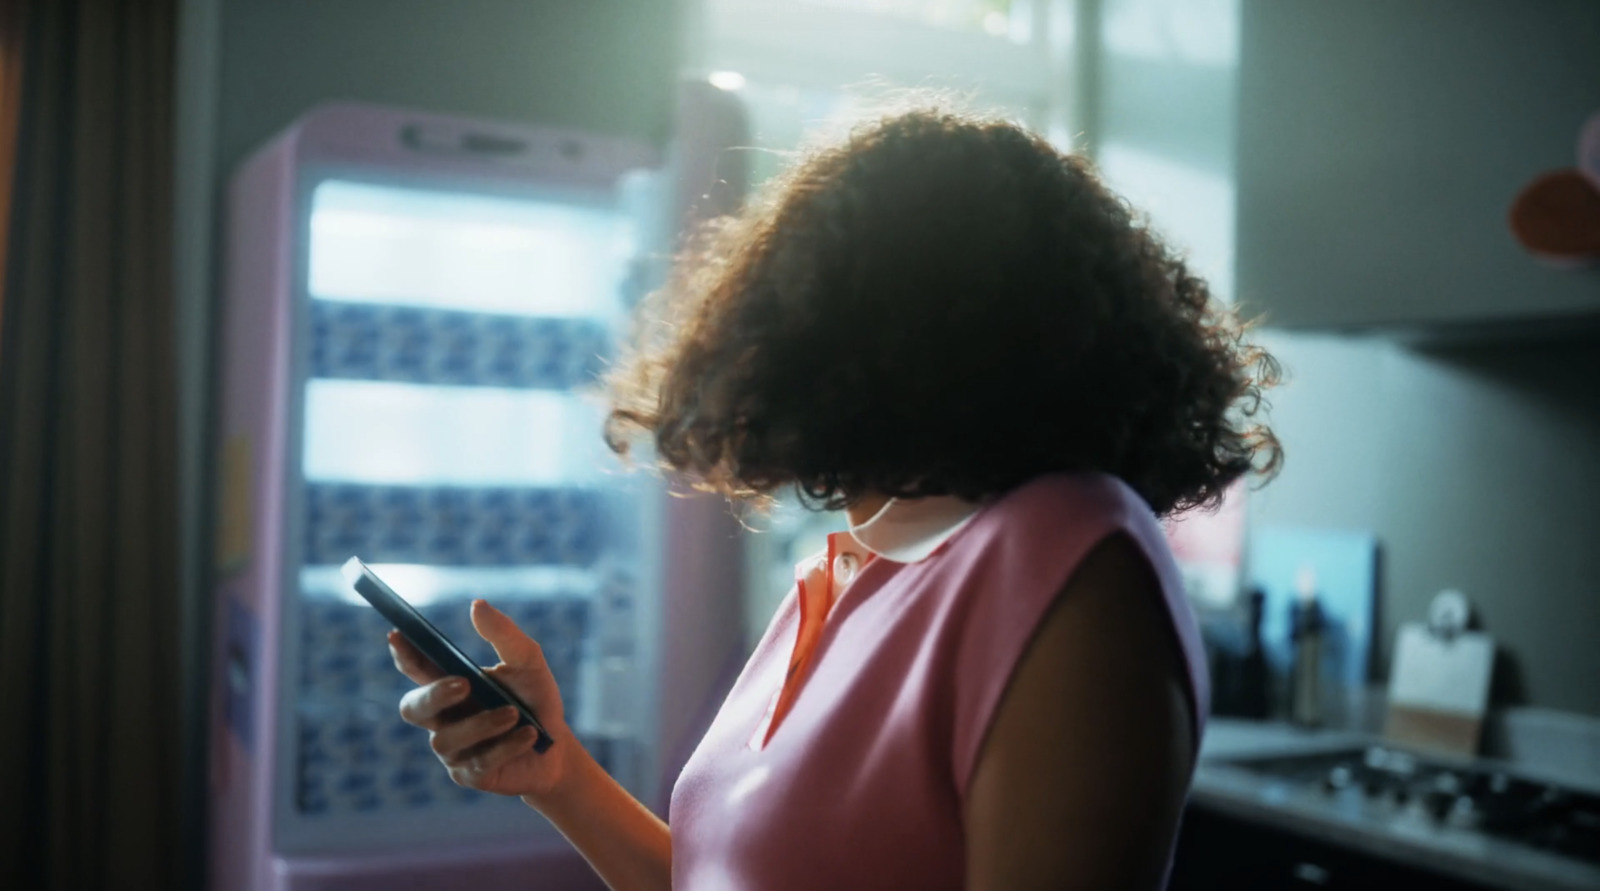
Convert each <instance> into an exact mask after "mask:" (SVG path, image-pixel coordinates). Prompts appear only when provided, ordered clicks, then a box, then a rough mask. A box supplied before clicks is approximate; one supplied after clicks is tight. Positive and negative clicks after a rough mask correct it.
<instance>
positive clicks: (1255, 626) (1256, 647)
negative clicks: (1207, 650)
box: [1211, 588, 1272, 718]
mask: <svg viewBox="0 0 1600 891" xmlns="http://www.w3.org/2000/svg"><path fill="white" fill-rule="evenodd" d="M1246 599H1247V601H1248V604H1247V606H1246V607H1245V615H1244V625H1245V628H1244V640H1243V642H1242V644H1241V645H1240V646H1239V647H1237V648H1228V647H1222V646H1215V647H1213V648H1212V653H1211V657H1212V659H1211V686H1212V693H1211V713H1212V714H1213V715H1217V716H1219V717H1230V718H1267V717H1270V715H1271V712H1272V697H1271V695H1270V693H1269V690H1270V689H1271V683H1272V678H1271V675H1270V673H1269V672H1268V669H1267V654H1266V650H1265V649H1264V648H1263V647H1262V646H1261V618H1262V611H1263V609H1264V607H1265V604H1266V592H1264V591H1262V590H1261V589H1260V588H1253V589H1251V591H1250V593H1249V594H1248V595H1246Z"/></svg>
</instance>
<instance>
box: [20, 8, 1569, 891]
mask: <svg viewBox="0 0 1600 891" xmlns="http://www.w3.org/2000/svg"><path fill="white" fill-rule="evenodd" d="M903 88H922V89H933V90H939V91H944V92H945V93H946V94H947V95H949V96H952V97H955V99H956V101H959V102H960V103H963V104H965V105H966V106H967V107H972V108H978V109H993V110H998V111H1000V112H1001V113H1003V114H1006V115H1008V116H1010V117H1012V118H1014V119H1016V120H1018V121H1021V122H1024V123H1026V124H1027V125H1028V126H1030V127H1032V128H1034V129H1036V130H1037V131H1039V132H1040V133H1043V134H1045V135H1046V136H1047V138H1049V139H1050V140H1051V141H1052V142H1053V143H1055V144H1056V145H1057V146H1059V147H1060V148H1061V149H1063V150H1065V151H1071V152H1077V153H1081V154H1084V155H1087V156H1088V157H1090V158H1092V159H1093V160H1094V161H1095V163H1096V164H1097V165H1098V167H1099V169H1100V171H1101V173H1102V174H1103V176H1104V177H1105V178H1106V180H1107V181H1108V182H1109V183H1110V184H1111V185H1112V186H1113V187H1114V188H1115V189H1116V190H1118V191H1119V192H1120V193H1121V194H1123V195H1124V196H1125V197H1126V198H1127V200H1128V201H1129V202H1130V203H1132V204H1133V205H1134V206H1135V207H1137V208H1139V209H1140V210H1142V211H1144V212H1146V213H1147V214H1148V219H1149V223H1150V224H1151V225H1152V226H1154V227H1155V228H1156V229H1158V230H1159V231H1160V232H1162V233H1163V234H1164V235H1165V236H1166V237H1167V238H1168V239H1169V240H1170V241H1171V242H1172V243H1174V244H1176V245H1178V246H1180V247H1181V248H1182V249H1184V250H1185V251H1186V252H1187V253H1188V255H1189V258H1190V260H1191V262H1192V264H1193V266H1194V267H1195V268H1196V269H1197V270H1198V271H1200V272H1201V273H1202V274H1203V275H1205V276H1206V277H1207V278H1208V279H1209V280H1210V282H1211V285H1212V289H1213V292H1214V293H1215V294H1216V295H1217V296H1218V297H1219V298H1221V299H1223V300H1226V301H1229V302H1231V303H1233V304H1234V305H1235V306H1236V307H1237V308H1238V309H1239V310H1240V311H1241V312H1243V313H1244V314H1245V315H1247V316H1249V317H1252V318H1255V319H1257V320H1258V326H1259V327H1258V329H1257V334H1258V337H1259V340H1260V342H1261V343H1262V344H1263V345H1264V346H1265V347H1266V348H1267V349H1269V350H1270V351H1271V352H1273V353H1274V354H1275V355H1276V356H1277V357H1278V359H1279V360H1280V361H1281V362H1282V364H1283V366H1284V368H1285V371H1286V378H1287V380H1286V383H1285V384H1284V385H1283V386H1282V387H1281V388H1279V389H1278V390H1276V391H1274V392H1273V393H1272V394H1271V396H1270V402H1271V407H1270V420H1271V422H1272V424H1273V426H1274V428H1275V429H1276V430H1277V432H1278V435H1279V436H1280V438H1281V439H1282V441H1283V444H1284V448H1285V453H1286V463H1285V465H1284V469H1283V472H1282V474H1281V475H1280V476H1279V477H1278V478H1277V479H1276V480H1275V481H1274V482H1272V483H1271V485H1269V486H1266V487H1264V488H1256V487H1254V486H1241V487H1239V488H1238V489H1237V490H1236V491H1235V492H1233V493H1232V495H1231V496H1230V498H1229V499H1228V501H1227V503H1226V504H1224V505H1223V506H1222V508H1220V509H1219V510H1217V511H1214V512H1209V513H1204V514H1197V515H1192V516H1185V517H1178V518H1172V519H1171V520H1170V521H1169V524H1168V525H1169V531H1170V534H1171V538H1172V542H1173V545H1174V548H1175V550H1176V552H1177V553H1178V555H1179V558H1180V561H1181V562H1182V564H1183V567H1184V569H1185V573H1186V579H1187V582H1188V584H1189V586H1190V593H1191V595H1192V600H1193V602H1194V605H1195V607H1196V609H1197V611H1198V613H1199V614H1200V616H1201V620H1202V625H1203V628H1204V630H1205V635H1206V640H1207V645H1208V649H1209V651H1210V655H1211V659H1212V668H1213V675H1214V680H1215V683H1216V695H1215V701H1214V703H1213V712H1214V715H1215V718H1216V720H1215V722H1214V724H1213V730H1212V733H1211V736H1210V738H1209V739H1208V742H1207V747H1208V748H1207V752H1206V761H1205V762H1204V763H1203V764H1202V766H1201V768H1200V771H1199V774H1198V776H1197V781H1196V788H1195V794H1194V798H1193V801H1192V803H1191V807H1190V811H1189V815H1188V817H1187V820H1186V826H1185V830H1184V837H1183V840H1182V842H1181V845H1180V862H1179V869H1178V873H1177V876H1176V878H1175V885H1176V886H1181V887H1195V888H1205V887H1219V888H1221V887H1228V888H1277V887H1369V886H1385V883H1390V884H1404V885H1406V886H1408V887H1437V888H1595V887H1600V797H1596V796H1597V794H1600V519H1597V512H1596V510H1595V508H1594V505H1595V504H1596V503H1597V502H1600V268H1597V265H1596V264H1597V262H1600V118H1597V117H1596V115H1600V3H1595V2H1593V0H1453V2H1446V0H1347V2H1342V3H1337V4H1335V3H1319V2H1315V0H677V2H668V0H649V2H646V0H589V2H583V3H571V2H566V3H563V2H554V0H453V2H451V3H439V2H428V0H382V2H379V0H143V2H135V0H122V2H117V0H60V2H56V0H0V264H3V269H4V286H3V291H0V585H3V588H0V668H3V671H0V709H3V710H4V711H3V714H0V724H3V725H4V726H5V727H6V728H7V730H6V732H5V733H4V734H0V820H3V823H0V839H3V842H0V844H4V846H5V847H4V848H3V849H0V885H3V886H4V887H8V888H74V889H75V888H96V887H110V886H112V885H113V884H115V885H117V886H124V885H126V886H134V887H171V888H195V889H198V888H214V889H233V888H239V889H268V888H272V889H278V888H296V889H299V888H323V887H340V888H361V887H383V888H386V889H389V888H399V887H415V888H431V887H461V886H463V885H465V884H467V883H469V882H470V883H472V884H475V885H476V886H478V887H483V888H492V887H507V888H509V887H513V886H515V887H528V886H535V887H551V888H567V887H571V888H583V887H594V886H595V885H596V882H595V880H594V879H593V878H592V877H590V876H589V875H588V873H587V870H586V867H585V866H584V864H583V863H582V861H581V860H579V859H578V858H577V857H576V855H574V854H571V853H570V852H569V851H567V850H566V848H565V845H564V843H563V842H562V840H561V839H560V838H559V836H557V835H555V834H554V832H553V831H551V830H550V828H549V827H548V826H547V825H545V824H544V823H543V821H542V820H541V819H539V818H537V817H536V816H534V815H532V814H531V813H529V812H527V811H526V809H525V808H522V807H521V806H520V805H519V804H517V803H515V802H509V803H508V802H501V801H495V800H489V799H486V798H484V797H483V796H479V795H476V794H473V793H467V792H465V791H462V790H458V789H455V788H454V787H453V786H451V785H450V784H449V782H448V779H447V778H446V777H445V776H444V775H443V771H442V770H439V769H438V768H437V767H436V766H435V765H434V764H433V763H432V762H431V755H430V754H429V753H428V751H427V748H426V740H425V739H423V738H422V735H421V733H420V731H413V729H412V728H407V727H405V726H404V725H401V724H399V722H398V719H397V718H396V716H395V715H394V702H395V701H396V700H397V698H398V696H399V694H400V692H401V691H403V689H404V688H405V686H404V683H403V679H400V678H399V677H398V676H397V675H395V674H394V673H393V670H392V668H391V667H390V666H389V664H388V661H387V654H386V653H385V652H384V650H383V647H382V639H381V636H382V632H383V630H384V626H383V623H382V622H381V621H380V620H378V619H377V618H376V617H375V616H374V615H373V614H372V613H371V611H370V609H369V608H368V607H366V606H365V605H364V603H363V602H362V601H360V600H359V599H358V598H355V597H354V596H353V595H352V594H350V592H348V591H347V590H346V589H345V588H344V587H343V586H342V584H341V583H340V581H339V578H338V575H337V573H336V572H335V571H334V570H335V569H336V567H337V564H338V563H340V562H342V561H343V559H344V558H345V557H347V556H350V555H351V554H360V555H362V556H363V557H365V558H367V559H368V560H369V562H373V563H375V564H377V565H378V568H379V570H380V572H381V573H383V574H385V575H386V577H388V578H390V580H391V581H392V582H393V583H394V584H395V586H396V588H397V589H399V590H400V593H402V594H406V595H408V596H410V597H412V599H413V600H414V601H416V602H418V604H419V606H421V607H422V608H423V609H424V611H425V612H426V613H427V614H428V615H429V616H430V618H432V619H434V620H435V621H436V623H438V624H439V625H440V627H441V628H444V629H445V630H446V631H447V633H449V634H451V635H452V636H453V637H455V638H456V639H457V640H464V639H473V636H472V634H471V632H470V630H469V628H468V626H467V625H466V624H465V622H464V618H465V606H466V603H467V601H468V599H470V598H471V597H473V596H488V597H490V598H491V599H494V600H495V602H497V603H501V604H504V605H506V606H507V608H508V609H510V610H511V611H512V612H513V613H514V614H515V615H516V616H517V617H518V618H519V620H520V621H522V622H524V624H526V625H527V626H528V627H529V628H530V630H531V631H533V632H534V633H535V634H536V636H539V637H540V639H541V642H542V643H543V644H544V646H545V649H546V652H547V654H550V655H551V656H552V661H553V663H556V664H555V668H556V670H557V673H558V676H560V678H561V680H562V681H563V689H564V690H565V691H566V694H567V698H568V708H569V711H570V712H571V713H572V714H574V715H575V716H576V718H575V725H576V726H578V727H579V730H580V732H581V733H582V734H583V735H584V737H585V741H586V743H587V744H588V745H590V746H591V747H592V748H594V749H595V750H596V751H597V752H598V753H600V757H601V758H602V761H603V762H604V763H606V765H607V767H608V768H609V769H610V770H612V772H613V773H614V774H616V775H617V776H618V778H619V779H620V780H622V781H623V782H624V784H625V785H627V786H628V787H629V788H630V789H631V790H632V791H634V792H635V794H637V795H639V796H640V797H641V799H642V800H645V801H646V802H647V803H648V804H650V805H651V806H653V807H656V808H657V809H658V810H659V811H661V812H663V813H664V810H665V806H666V800H667V794H668V793H669V791H670V788H671V783H672V780H673V778H674V777H675V776H676V773H677V769H678V768H679V767H680V766H681V764H682V761H683V759H684V758H685V757H686V756H687V754H688V752H689V751H690V750H691V749H692V747H693V744H694V742H695V740H697V739H698V735H699V733H700V731H701V730H703V728H704V726H705V724H706V722H708V721H709V719H710V717H711V715H712V714H713V713H714V711H715V708H716V706H717V704H718V703H719V702H720V699H721V696H722V694H723V692H724V691H725V690H726V688H727V685H728V684H729V683H731V681H732V677H733V674H734V673H735V672H736V671H737V669H738V668H739V666H741V665H742V663H743V660H744V658H745V656H746V655H747V653H748V648H749V646H750V645H751V644H753V642H754V641H755V639H756V638H757V636H759V634H760V633H761V631H762V630H763V629H764V628H765V626H766V623H767V621H768V618H769V617H770V615H771V613H772V611H773V609H774V608H775V606H776V605H777V603H778V602H779V600H781V598H782V597H783V596H784V594H785V593H786V592H787V591H788V589H789V588H790V586H791V584H792V566H793V564H794V563H795V562H796V561H797V560H799V559H800V558H801V557H802V556H804V555H805V554H808V553H811V552H812V551H814V550H815V549H816V548H817V546H818V544H819V542H820V541H821V537H822V536H823V535H825V534H826V533H827V532H829V531H832V530H834V529H837V528H840V527H841V526H842V525H843V519H842V517H840V516H837V515H829V514H822V513H812V512H808V511H805V510H804V509H802V507H801V506H800V505H799V504H798V503H796V502H795V501H794V500H793V499H785V500H783V501H782V503H780V504H779V505H778V507H777V508H776V509H775V510H774V511H773V512H772V513H771V515H770V516H766V517H754V518H744V519H745V523H741V522H740V521H739V520H736V519H735V518H734V517H733V516H732V515H731V514H730V512H729V510H728V509H727V506H726V505H725V504H723V503H721V502H719V501H717V500H715V499H709V498H700V497H676V495H682V494H683V493H674V492H672V491H671V489H672V484H671V483H670V481H658V480H654V479H651V478H649V477H648V475H642V474H628V473H625V472H623V469H622V468H621V467H619V466H618V465H617V464H616V463H615V461H614V460H613V459H611V458H610V457H609V456H608V455H607V454H606V453H605V452H604V450H603V449H602V448H600V447H599V444H598V438H597V435H596V434H597V425H598V420H599V418H600V417H601V413H602V411H603V409H602V408H601V407H600V406H599V405H598V404H597V403H596V402H595V400H594V397H593V394H592V384H593V381H594V379H595V376H596V375H597V374H598V373H599V372H600V371H601V370H603V368H604V367H605V362H606V361H607V359H608V358H609V357H610V356H611V355H612V351H613V350H614V348H615V344H616V342H617V339H618V337H619V336H620V335H621V334H622V333H623V332H625V330H626V324H627V317H628V311H629V309H630V308H631V307H632V306H633V304H634V302H636V301H637V300H638V299H639V297H640V296H641V295H642V294H644V293H646V292H647V291H648V290H649V289H650V288H651V287H653V286H654V285H655V284H656V283H658V282H659V281H660V276H661V275H662V273H663V271H664V268H665V266H666V263H667V260H668V258H669V257H670V255H671V252H672V249H673V247H674V245H675V243H676V242H677V239H678V238H680V237H681V235H682V233H683V232H684V231H685V229H686V228H687V227H689V226H692V225H693V224H694V222H695V221H696V220H699V219H704V218H706V217H709V216H714V215H716V214H721V213H728V212H732V211H734V210H736V209H737V207H738V206H739V204H740V203H741V201H742V200H743V199H744V197H745V196H746V195H748V194H749V193H750V192H751V191H752V190H754V189H758V188H760V186H761V184H762V182H763V181H764V180H766V179H767V178H769V177H771V176H772V175H773V174H774V173H776V172H778V171H780V170H782V169H783V168H784V166H785V165H786V164H787V163H789V162H790V160H791V159H792V158H793V157H794V152H795V151H796V150H797V149H799V148H801V147H803V146H804V145H806V144H808V143H809V142H814V141H816V140H820V139H825V138H827V137H828V136H829V135H830V134H840V133H843V132H845V131H846V130H847V129H848V127H849V125H850V123H851V122H852V121H856V120H859V119H861V117H862V116H863V115H868V114H870V113H871V111H872V109H874V108H876V107H881V104H882V103H883V102H885V101H886V100H892V99H893V98H894V96H895V95H896V90H899V89H903ZM480 649H481V648H480ZM475 655H477V656H479V657H480V658H485V659H487V658H489V657H488V654H487V653H486V652H478V653H475Z"/></svg>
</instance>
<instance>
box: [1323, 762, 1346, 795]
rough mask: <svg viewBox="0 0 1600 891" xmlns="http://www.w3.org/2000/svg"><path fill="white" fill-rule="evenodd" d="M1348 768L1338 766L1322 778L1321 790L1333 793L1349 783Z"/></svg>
mask: <svg viewBox="0 0 1600 891" xmlns="http://www.w3.org/2000/svg"><path fill="white" fill-rule="evenodd" d="M1350 779H1351V777H1350V768H1348V767H1344V766H1339V767H1335V768H1334V769H1333V770H1330V771H1328V775H1327V776H1325V777H1323V778H1322V791H1324V792H1327V793H1330V794H1331V793H1334V792H1337V791H1339V790H1340V789H1343V788H1345V787H1347V786H1349V785H1350Z"/></svg>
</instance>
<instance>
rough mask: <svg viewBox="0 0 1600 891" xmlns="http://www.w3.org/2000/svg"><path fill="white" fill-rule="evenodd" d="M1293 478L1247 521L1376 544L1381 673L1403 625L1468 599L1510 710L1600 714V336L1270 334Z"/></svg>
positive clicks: (1287, 475) (1256, 500) (1260, 496)
mask: <svg viewBox="0 0 1600 891" xmlns="http://www.w3.org/2000/svg"><path fill="white" fill-rule="evenodd" d="M1265 340H1266V342H1267V344H1268V346H1269V347H1270V348H1271V349H1272V350H1273V351H1274V352H1275V353H1276V354H1277V355H1278V356H1279V357H1280V358H1281V359H1282V360H1283V362H1284V363H1285V365H1286V366H1288V369H1289V370H1290V372H1291V380H1290V381H1289V383H1288V384H1286V385H1285V386H1284V387H1283V388H1282V389H1281V390H1280V391H1278V392H1277V394H1276V395H1275V397H1274V399H1273V413H1272V417H1273V421H1274V423H1275V426H1276V427H1277V429H1278V432H1279V435H1280V436H1281V437H1282V438H1283V440H1284V445H1285V449H1286V455H1287V463H1286V465H1285V467H1284V471H1283V474H1282V476H1281V477H1280V478H1279V479H1278V480H1277V481H1276V482H1274V483H1272V484H1271V485H1269V486H1268V487H1267V488H1265V489H1263V490H1261V491H1259V492H1256V493H1254V494H1253V496H1252V501H1251V511H1252V521H1253V522H1257V523H1292V524H1297V525H1314V526H1322V527H1332V528H1349V529H1367V530H1372V531H1374V532H1376V533H1377V536H1378V539H1379V542H1380V547H1381V558H1380V561H1379V565H1380V571H1379V576H1380V578H1379V614H1380V615H1379V620H1380V621H1379V625H1378V627H1379V628H1380V629H1381V630H1380V650H1379V670H1380V676H1386V672H1387V666H1388V662H1389V658H1390V649H1391V647H1392V645H1393V640H1394V633H1395V629H1396V626H1397V624H1398V623H1399V622H1401V621H1408V620H1416V619H1420V618H1422V617H1423V616H1424V615H1425V610H1426V606H1427V602H1428V600H1429V598H1431V597H1432V596H1433V594H1434V593H1435V592H1437V591H1438V590H1440V589H1441V588H1446V587H1455V588H1460V589H1461V590H1462V591H1464V592H1465V593H1466V594H1467V596H1468V597H1469V598H1470V599H1471V600H1472V601H1473V603H1474V605H1475V606H1476V608H1477V609H1478V612H1479V615H1480V617H1481V620H1482V623H1483V626H1484V627H1485V628H1486V629H1487V630H1488V631H1489V632H1490V633H1492V634H1494V635H1495V636H1496V638H1497V639H1498V640H1499V642H1500V644H1501V645H1502V647H1503V648H1504V649H1503V652H1502V654H1501V662H1502V666H1501V667H1502V671H1501V672H1500V674H1499V676H1498V677H1497V679H1496V682H1497V690H1496V694H1495V695H1496V698H1497V700H1498V701H1499V702H1500V703H1501V704H1523V703H1526V704H1532V705H1537V706H1544V707H1549V708H1555V709H1563V710H1570V711H1578V712H1586V713H1588V714H1591V715H1597V716H1600V683H1597V682H1596V679H1600V507H1597V506H1600V387H1597V386H1596V382H1600V338H1597V337H1595V336H1594V334H1593V331H1592V329H1591V330H1590V331H1587V332H1578V333H1577V334H1576V335H1574V336H1572V337H1570V338H1567V339H1565V340H1543V341H1535V342H1520V343H1519V342H1506V343H1480V344H1477V345H1461V346H1433V347H1413V346H1407V345H1405V344H1403V343H1400V342H1397V341H1393V340H1385V339H1377V338H1346V337H1340V336H1334V335H1313V334H1284V333H1271V334H1268V335H1267V336H1266V338H1265Z"/></svg>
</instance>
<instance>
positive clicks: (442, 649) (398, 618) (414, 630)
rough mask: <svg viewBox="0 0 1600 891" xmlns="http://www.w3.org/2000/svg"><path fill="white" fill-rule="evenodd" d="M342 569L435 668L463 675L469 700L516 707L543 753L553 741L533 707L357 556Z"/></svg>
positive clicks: (535, 747) (487, 705) (537, 749)
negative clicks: (534, 734)
mask: <svg viewBox="0 0 1600 891" xmlns="http://www.w3.org/2000/svg"><path fill="white" fill-rule="evenodd" d="M340 571H341V572H343V573H344V578H345V581H347V582H349V583H350V586H351V587H352V588H354V589H355V591H356V593H357V594H360V595H361V596H362V597H363V598H365V599H366V601H367V602H368V603H370V604H372V607H373V609H376V610H377V611H378V613H379V614H380V615H382V616H383V617H384V618H385V619H388V620H389V623H390V624H391V625H393V626H394V627H395V629H396V630H397V631H399V632H400V634H401V635H403V636H404V637H405V639H406V640H409V641H411V643H412V645H414V646H415V647H416V648H417V649H419V650H421V651H422V654H423V655H424V656H427V657H428V658H429V659H432V660H433V664H434V665H437V666H439V670H440V671H443V672H444V673H445V674H447V675H451V676H453V677H463V678H466V679H467V683H468V684H471V685H472V701H473V702H476V703H477V704H478V705H480V706H482V707H483V708H484V709H485V710H488V709H496V708H502V707H504V706H508V705H514V706H516V707H517V712H518V713H519V714H520V715H521V718H520V719H519V720H518V721H517V726H518V727H521V726H522V725H524V724H526V725H527V726H529V727H532V728H533V729H534V730H535V731H537V732H538V734H539V736H538V738H537V739H535V740H534V741H533V750H534V751H535V752H538V753H540V754H543V753H544V752H545V750H547V749H549V748H550V746H551V744H552V743H554V742H555V740H553V739H552V738H551V737H550V732H549V731H547V730H545V729H544V725H543V724H541V723H539V718H538V716H537V715H535V714H534V713H533V709H531V708H528V706H527V705H526V704H524V703H522V702H521V701H519V700H518V699H517V697H516V696H514V695H512V693H511V691H510V690H507V689H506V688H505V687H503V686H501V685H500V683H499V682H497V681H496V680H495V679H494V678H492V677H489V676H488V675H487V674H484V673H483V669H482V668H480V667H478V666H477V665H476V664H474V663H473V661H472V660H471V659H469V658H467V655H466V654H465V653H463V652H461V648H460V647H458V646H456V645H455V644H454V643H452V642H451V641H450V638H448V637H445V636H444V635H443V634H441V633H440V632H439V629H437V628H435V627H433V623H432V622H429V621H428V620H427V619H426V618H424V617H423V615H422V613H419V612H417V608H416V607H414V606H412V605H411V604H410V603H408V602H406V599H405V598H403V597H401V596H400V595H399V594H396V593H395V592H394V589H393V588H391V587H389V586H388V585H387V584H385V583H384V581H383V579H380V578H378V575H377V573H375V572H373V571H372V569H371V568H370V567H368V566H367V564H365V563H362V562H361V558H359V557H351V558H350V559H349V560H346V561H345V564H344V567H343V568H342V569H341V570H340Z"/></svg>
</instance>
